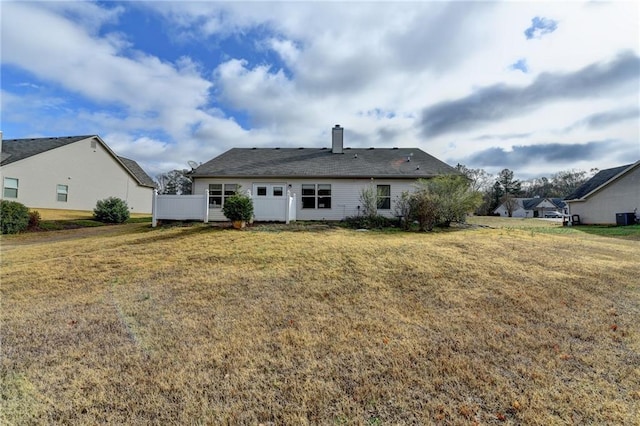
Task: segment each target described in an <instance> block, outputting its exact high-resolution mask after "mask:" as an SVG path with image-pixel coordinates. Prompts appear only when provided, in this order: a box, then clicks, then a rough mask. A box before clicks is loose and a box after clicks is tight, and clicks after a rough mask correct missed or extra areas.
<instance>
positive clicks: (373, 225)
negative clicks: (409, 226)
mask: <svg viewBox="0 0 640 426" xmlns="http://www.w3.org/2000/svg"><path fill="white" fill-rule="evenodd" d="M344 223H345V224H346V225H347V226H348V227H349V228H353V229H382V228H391V227H393V226H395V224H396V221H394V220H393V219H389V218H388V217H384V216H380V215H373V216H349V217H347V218H346V219H345V220H344Z"/></svg>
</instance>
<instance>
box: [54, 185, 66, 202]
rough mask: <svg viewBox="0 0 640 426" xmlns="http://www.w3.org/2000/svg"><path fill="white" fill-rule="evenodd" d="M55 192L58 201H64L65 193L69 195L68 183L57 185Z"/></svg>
mask: <svg viewBox="0 0 640 426" xmlns="http://www.w3.org/2000/svg"><path fill="white" fill-rule="evenodd" d="M56 193H57V194H58V201H60V202H63V203H66V202H67V195H69V185H58V186H57V188H56Z"/></svg>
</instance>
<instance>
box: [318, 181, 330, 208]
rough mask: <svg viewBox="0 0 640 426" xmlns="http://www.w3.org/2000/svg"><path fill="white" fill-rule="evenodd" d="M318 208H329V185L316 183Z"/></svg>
mask: <svg viewBox="0 0 640 426" xmlns="http://www.w3.org/2000/svg"><path fill="white" fill-rule="evenodd" d="M318 208H319V209H330V208H331V185H329V184H318Z"/></svg>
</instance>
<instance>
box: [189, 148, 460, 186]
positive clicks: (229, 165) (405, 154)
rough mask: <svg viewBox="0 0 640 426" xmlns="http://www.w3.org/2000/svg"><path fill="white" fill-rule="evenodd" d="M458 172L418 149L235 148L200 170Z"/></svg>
mask: <svg viewBox="0 0 640 426" xmlns="http://www.w3.org/2000/svg"><path fill="white" fill-rule="evenodd" d="M455 173H458V171H457V170H456V169H454V168H453V167H451V166H449V165H448V164H446V163H444V162H442V161H440V160H438V159H437V158H435V157H433V156H431V155H429V154H427V153H426V152H424V151H422V150H421V149H418V148H344V154H334V153H333V152H332V151H331V149H330V148H233V149H230V150H229V151H227V152H225V153H223V154H221V155H219V156H218V157H215V158H214V159H212V160H210V161H208V162H206V163H204V164H202V165H201V166H199V167H198V168H196V169H195V170H194V171H193V172H192V173H191V176H192V177H195V178H198V177H299V178H302V177H316V178H318V177H323V178H355V177H358V178H362V177H366V178H373V177H375V178H411V179H416V178H427V177H433V176H438V175H442V174H455Z"/></svg>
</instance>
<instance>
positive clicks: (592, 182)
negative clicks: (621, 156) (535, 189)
mask: <svg viewBox="0 0 640 426" xmlns="http://www.w3.org/2000/svg"><path fill="white" fill-rule="evenodd" d="M632 165H633V164H627V165H626V166H619V167H613V168H611V169H606V170H600V171H599V172H598V173H596V174H595V176H593V177H592V178H591V179H589V180H588V181H586V182H585V183H584V184H582V185H580V186H579V187H578V188H577V189H576V190H575V191H573V192H572V193H571V194H570V195H569V196H568V197H566V198H565V200H578V199H580V198H582V197H584V196H585V195H587V194H589V193H590V192H591V191H593V190H594V189H596V188H599V187H600V186H602V185H604V184H605V183H607V182H608V181H609V180H611V179H613V178H614V177H615V176H617V175H619V174H620V173H622V172H623V171H625V170H626V169H628V168H629V167H631V166H632Z"/></svg>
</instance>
